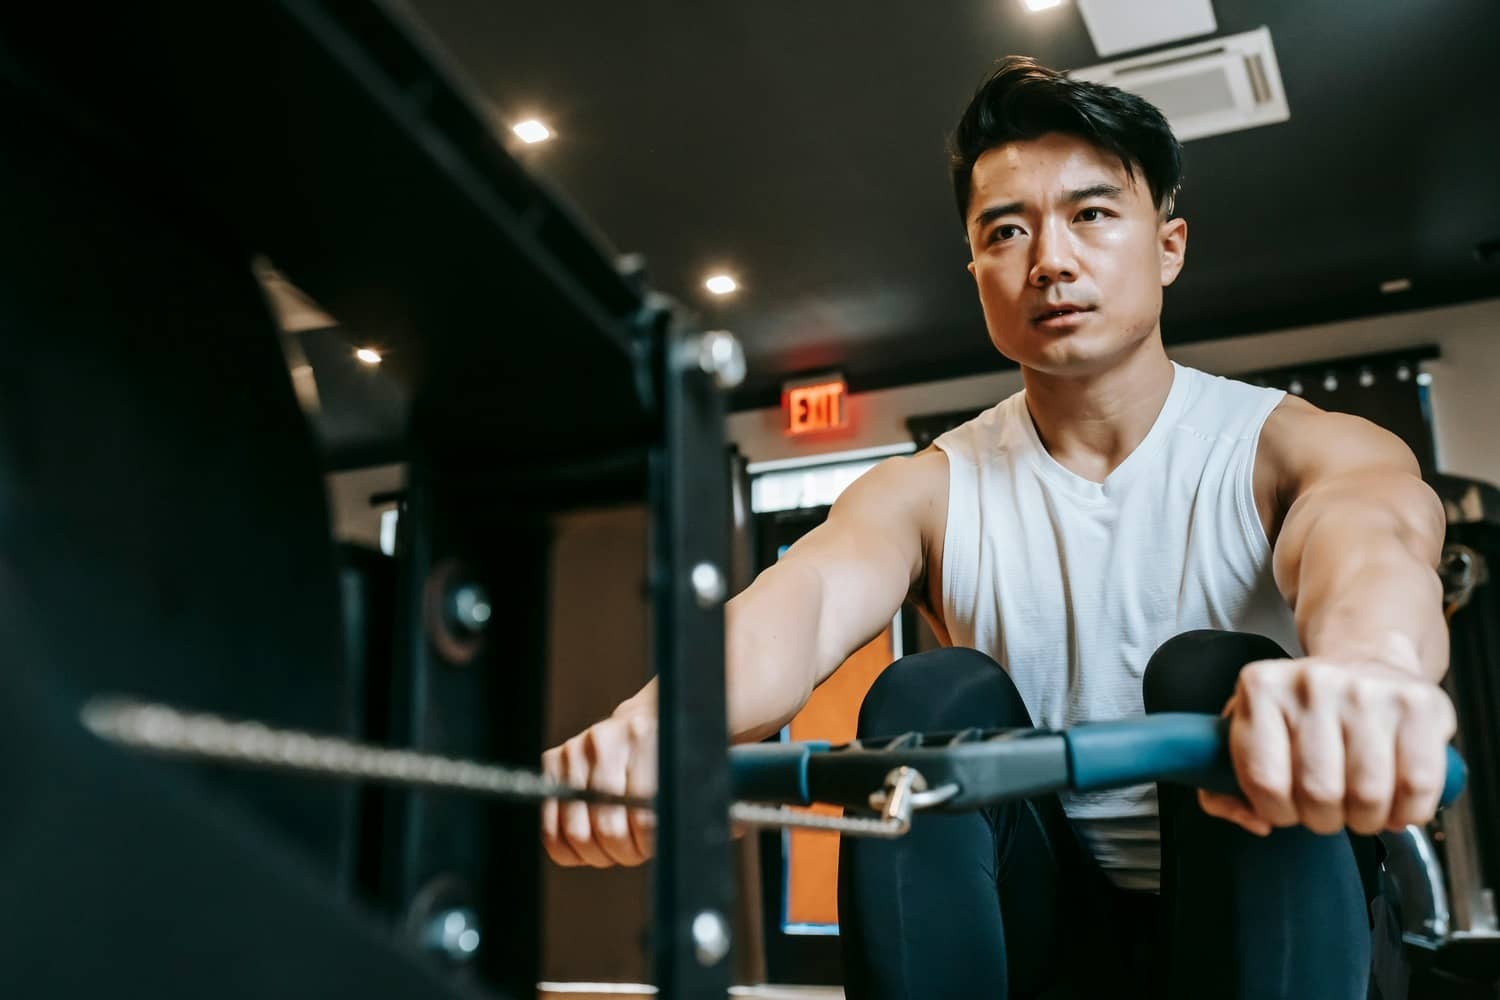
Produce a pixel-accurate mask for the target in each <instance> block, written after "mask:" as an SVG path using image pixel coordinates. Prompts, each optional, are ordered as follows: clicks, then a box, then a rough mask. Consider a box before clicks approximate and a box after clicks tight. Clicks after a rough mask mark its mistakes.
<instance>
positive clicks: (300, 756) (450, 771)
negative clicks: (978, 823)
mask: <svg viewBox="0 0 1500 1000" xmlns="http://www.w3.org/2000/svg"><path fill="white" fill-rule="evenodd" d="M81 714H82V720H83V724H84V726H85V727H87V728H88V730H89V731H90V732H92V733H93V734H94V735H95V736H98V737H99V738H100V739H103V740H106V741H108V742H110V743H114V744H117V745H119V746H124V747H129V748H131V749H134V750H141V751H145V752H147V753H153V754H159V755H162V756H169V757H187V758H196V759H200V760H212V761H216V762H219V763H224V764H232V765H239V766H246V767H260V768H268V769H272V770H278V771H294V772H298V773H302V774H313V775H322V776H325V777H334V778H342V779H354V780H362V781H376V782H381V783H383V784H390V785H402V786H407V787H416V788H432V789H449V790H456V791H463V792H471V793H479V794H484V795H493V796H497V797H499V798H504V799H512V800H516V801H523V802H535V801H537V800H539V799H559V800H563V801H574V802H593V803H597V804H601V805H623V806H630V807H633V808H637V809H651V808H653V803H652V802H651V800H649V799H641V798H635V797H632V796H626V795H611V794H608V793H605V792H598V791H594V790H592V789H587V788H575V787H574V786H572V785H565V784H561V783H559V782H556V781H552V780H550V779H548V778H545V777H543V776H541V775H539V774H536V773H534V772H532V771H527V770H523V769H520V768H509V767H501V766H499V765H495V764H480V763H476V762H474V761H468V760H460V759H456V758H451V757H442V756H438V755H435V754H427V753H418V752H416V751H414V750H393V749H391V748H389V747H380V746H374V745H372V744H368V743H359V742H355V741H353V740H347V739H343V738H341V737H337V736H316V735H313V734H311V733H306V732H301V731H298V730H289V729H277V728H273V727H271V726H267V725H265V724H263V723H259V722H237V721H231V720H229V719H225V718H222V717H220V716H217V715H213V714H210V713H207V712H184V711H180V710H178V709H176V708H172V707H171V706H168V705H161V704H156V703H151V702H142V701H135V700H132V699H129V698H95V699H93V700H91V701H89V702H88V703H87V704H85V705H84V707H83V711H82V713H81ZM926 787H927V786H926V783H925V782H923V780H922V776H921V775H920V774H918V773H917V772H916V771H914V770H912V769H911V768H909V767H901V768H897V769H895V770H893V771H892V772H891V773H890V774H889V775H887V776H886V785H885V789H884V791H882V792H876V793H875V794H873V795H871V796H870V801H871V805H872V807H873V808H876V809H878V810H880V813H881V816H880V818H879V819H873V818H869V817H862V816H825V815H819V814H817V813H810V812H803V811H801V810H796V809H789V808H787V807H784V806H769V805H760V804H756V803H750V802H736V803H733V804H732V805H731V806H730V811H729V818H730V819H731V821H733V822H735V823H739V824H742V825H744V826H749V827H795V828H799V829H806V830H827V831H831V832H834V833H843V834H849V835H851V836H863V837H883V838H893V837H900V836H902V835H903V834H905V833H906V832H907V830H909V829H910V828H911V816H912V811H913V810H914V809H919V808H923V807H925V806H928V805H935V804H937V803H938V802H941V801H943V800H944V799H946V798H948V797H949V796H951V795H952V794H953V793H954V792H956V791H957V790H958V789H957V787H956V786H952V785H946V786H944V787H943V788H939V789H935V790H933V791H932V792H928V791H927V790H926Z"/></svg>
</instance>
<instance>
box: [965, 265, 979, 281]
mask: <svg viewBox="0 0 1500 1000" xmlns="http://www.w3.org/2000/svg"><path fill="white" fill-rule="evenodd" d="M965 266H966V267H967V268H968V269H969V273H970V274H972V275H973V276H974V280H975V281H978V280H979V272H978V271H976V270H975V269H974V262H973V261H972V260H971V261H969V263H968V264H966V265H965Z"/></svg>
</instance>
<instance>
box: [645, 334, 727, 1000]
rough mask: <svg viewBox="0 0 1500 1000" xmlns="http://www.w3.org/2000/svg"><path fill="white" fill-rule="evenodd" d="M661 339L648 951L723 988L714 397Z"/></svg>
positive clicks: (718, 441) (720, 620)
mask: <svg viewBox="0 0 1500 1000" xmlns="http://www.w3.org/2000/svg"><path fill="white" fill-rule="evenodd" d="M659 344H660V346H661V347H662V353H661V361H662V374H663V378H662V410H663V418H664V428H663V430H664V434H663V440H662V442H661V443H660V444H659V445H658V446H657V447H656V448H655V449H654V450H653V452H652V462H651V473H652V474H651V493H650V501H651V508H652V514H653V519H652V539H651V556H650V558H651V569H650V574H651V575H650V581H651V595H652V601H653V603H654V634H653V637H652V638H653V647H654V649H653V654H654V659H655V661H656V669H657V683H658V685H659V689H658V718H659V724H660V776H661V783H660V787H659V790H658V792H657V820H658V830H657V859H658V860H657V863H656V871H655V877H656V883H655V887H654V888H655V913H654V918H655V921H654V922H655V929H656V939H655V941H654V942H653V953H654V959H655V971H656V979H657V984H658V987H659V988H660V990H661V993H662V995H663V996H667V997H674V998H675V997H710V996H725V995H727V993H728V990H729V985H730V978H731V976H730V973H731V969H732V964H731V961H730V955H729V951H728V948H727V945H728V941H727V935H728V929H729V927H730V926H731V925H732V919H733V909H732V907H733V891H734V886H733V882H732V875H731V867H730V851H729V820H728V817H729V765H728V757H727V751H728V739H727V734H726V718H725V708H724V669H723V664H724V614H723V600H724V595H725V592H726V591H727V588H728V574H729V570H730V565H729V558H730V551H729V538H730V533H729V530H728V528H729V522H728V516H729V467H728V463H727V461H726V455H727V451H726V445H725V438H724V407H723V401H722V399H721V396H720V392H719V390H718V389H717V387H716V386H715V385H714V382H713V378H712V375H711V374H710V373H708V372H705V371H704V370H703V369H702V367H701V366H700V364H699V362H698V359H697V352H696V349H695V347H696V339H695V337H694V336H693V335H692V334H690V333H688V332H685V331H682V330H667V331H665V332H664V333H663V335H662V340H661V341H659ZM716 512H718V514H719V516H715V513H716ZM695 578H697V579H696V580H695ZM715 581H718V582H717V583H715ZM716 930H721V931H722V932H723V934H724V939H723V944H724V945H725V948H724V950H723V951H720V950H719V948H718V942H716V941H714V940H713V939H712V938H713V934H714V932H715V931H716ZM705 935H707V936H708V939H707V940H699V938H701V937H703V936H705Z"/></svg>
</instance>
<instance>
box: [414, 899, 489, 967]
mask: <svg viewBox="0 0 1500 1000" xmlns="http://www.w3.org/2000/svg"><path fill="white" fill-rule="evenodd" d="M422 944H423V946H424V947H426V948H427V949H429V950H431V951H435V952H437V953H438V954H440V955H443V956H445V957H447V958H449V959H452V960H453V961H455V962H467V961H469V960H470V959H472V958H473V957H474V953H475V952H476V951H478V950H479V919H478V915H477V914H476V913H475V912H474V911H473V910H472V909H470V908H469V907H467V906H454V907H449V908H448V909H443V910H439V911H437V912H436V913H434V914H433V915H432V918H431V919H430V920H428V921H427V926H426V927H425V928H424V929H423V932H422Z"/></svg>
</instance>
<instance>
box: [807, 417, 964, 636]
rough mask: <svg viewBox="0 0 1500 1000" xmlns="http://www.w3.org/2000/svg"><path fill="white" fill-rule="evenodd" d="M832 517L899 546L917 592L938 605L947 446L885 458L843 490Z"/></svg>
mask: <svg viewBox="0 0 1500 1000" xmlns="http://www.w3.org/2000/svg"><path fill="white" fill-rule="evenodd" d="M829 521H830V522H831V523H840V522H842V524H844V525H848V526H849V527H851V528H854V529H855V530H859V531H861V532H862V534H863V535H864V537H866V538H868V537H870V536H871V535H872V534H879V535H881V536H884V538H885V539H886V540H888V541H890V542H893V543H895V544H896V545H898V546H899V547H900V548H901V549H902V550H903V551H904V553H905V555H906V558H908V559H910V560H911V565H912V566H913V568H914V570H915V572H914V573H913V576H912V596H913V597H915V598H917V599H918V600H919V601H920V602H921V603H922V604H923V605H924V606H927V605H932V606H935V604H934V602H933V600H932V593H931V583H932V582H933V581H938V580H941V579H942V558H943V551H942V550H943V535H944V533H945V531H946V529H947V525H948V456H947V454H946V453H945V452H943V451H942V449H940V448H936V447H928V448H924V449H923V450H921V451H919V452H917V453H916V454H914V455H902V456H900V457H897V458H889V459H886V460H885V461H884V462H881V463H880V464H879V465H877V466H875V468H873V469H871V470H870V471H869V472H867V473H865V474H864V475H863V476H861V477H860V478H859V479H858V480H856V481H855V482H854V483H853V484H852V485H851V486H850V487H849V488H848V489H846V490H845V491H844V493H843V494H842V495H841V496H840V497H839V500H838V502H837V503H836V504H834V507H833V512H832V513H831V514H830V515H829Z"/></svg>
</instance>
